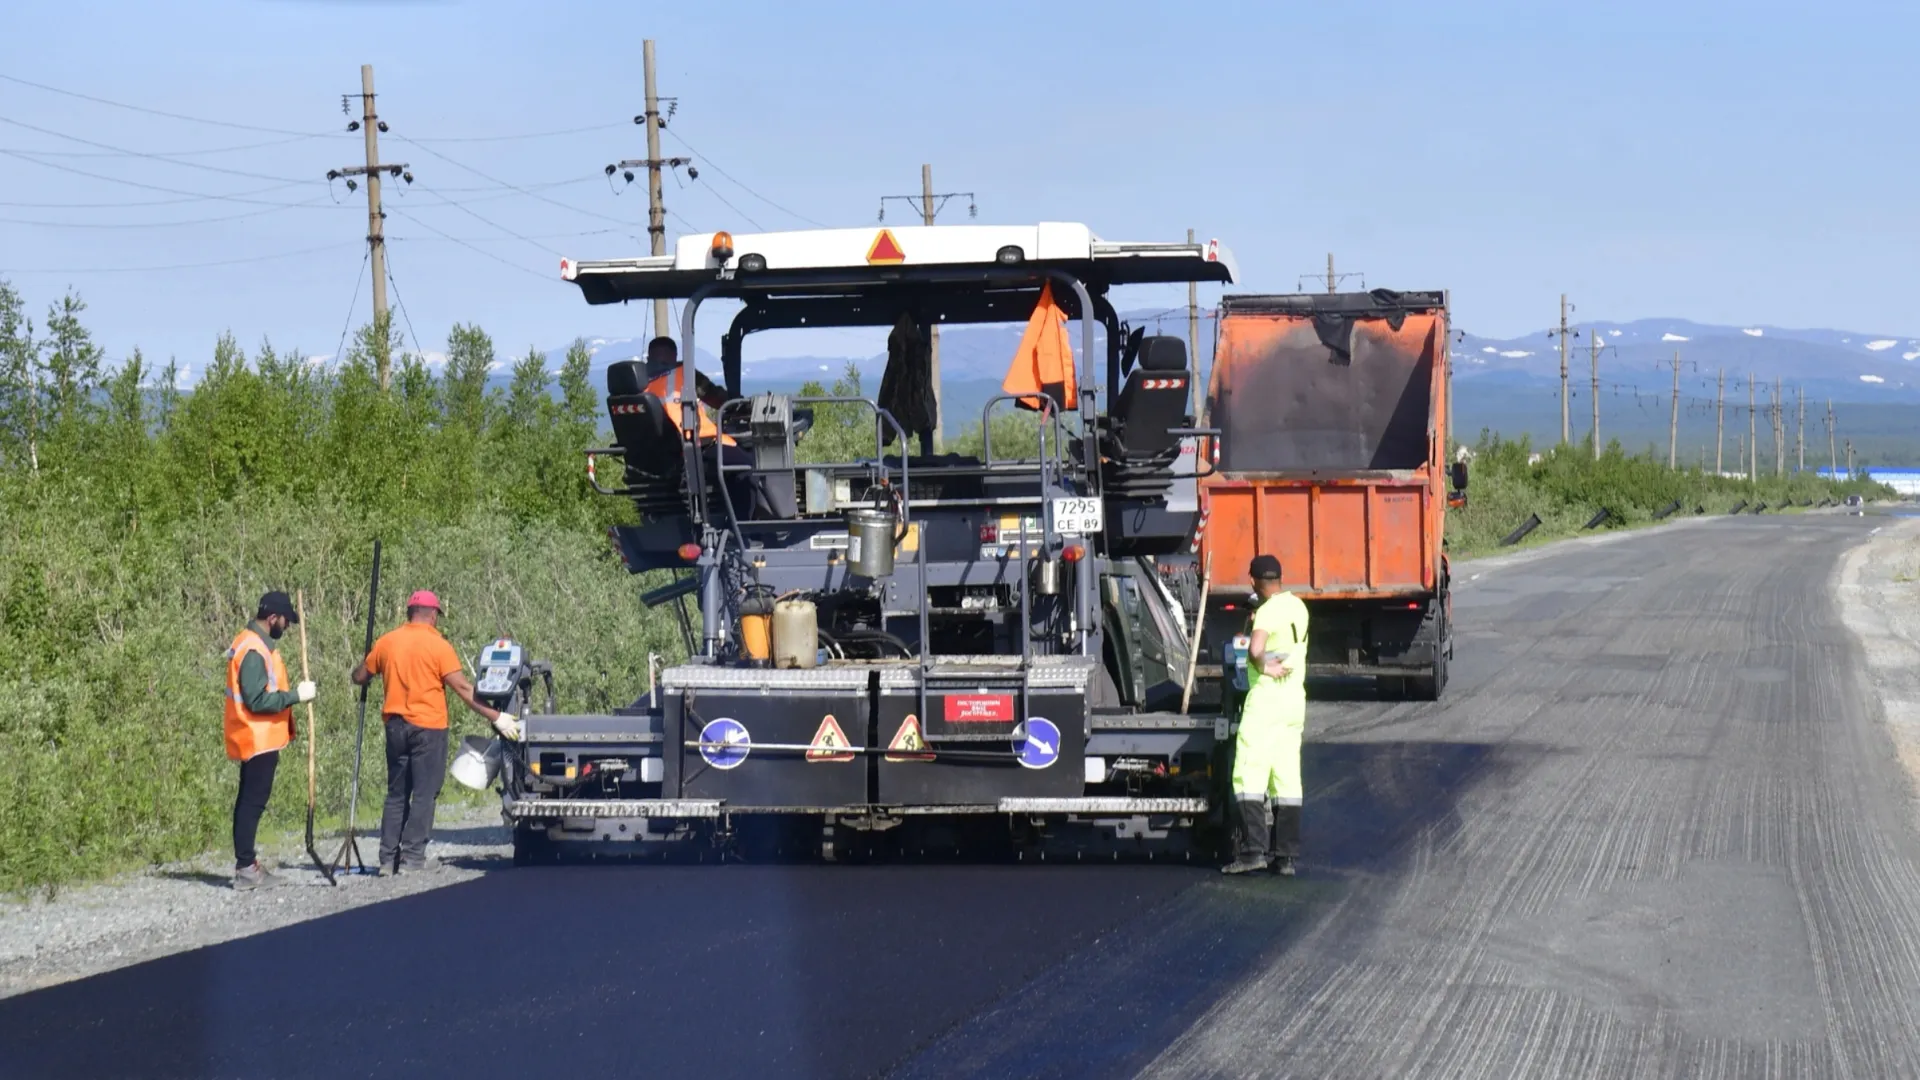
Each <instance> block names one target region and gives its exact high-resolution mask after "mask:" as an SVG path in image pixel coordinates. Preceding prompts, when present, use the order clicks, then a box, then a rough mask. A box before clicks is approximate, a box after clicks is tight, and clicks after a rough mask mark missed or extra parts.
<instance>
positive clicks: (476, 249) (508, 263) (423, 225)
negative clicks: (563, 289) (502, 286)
mask: <svg viewBox="0 0 1920 1080" xmlns="http://www.w3.org/2000/svg"><path fill="white" fill-rule="evenodd" d="M391 213H393V214H396V215H398V216H400V217H403V218H405V219H407V220H408V221H411V222H413V223H414V224H415V225H418V226H420V227H421V228H424V229H429V230H432V231H433V232H436V233H439V234H440V238H441V239H442V240H450V241H452V242H454V243H456V244H459V245H460V246H461V247H463V248H466V249H467V250H468V251H471V252H474V253H475V254H478V255H484V256H486V257H487V258H489V259H492V260H493V261H494V262H497V263H499V264H500V265H502V266H510V267H512V268H513V269H515V270H518V271H520V272H521V273H523V274H532V275H533V276H534V277H537V278H539V279H540V280H541V281H553V282H558V281H559V280H560V279H559V278H558V277H548V276H547V275H545V274H542V273H538V272H536V271H533V270H529V269H527V268H526V267H524V266H522V265H520V264H519V263H517V262H512V261H509V260H507V259H503V258H501V257H500V256H498V255H496V254H494V253H493V252H491V251H488V250H487V249H486V248H483V247H478V246H475V245H473V244H470V243H468V242H466V241H465V240H462V239H460V238H459V237H457V236H454V235H453V234H451V233H448V232H445V231H443V230H441V229H440V228H438V227H437V226H434V225H430V224H428V223H427V222H424V221H422V220H420V219H419V218H417V217H414V216H413V215H412V214H409V213H407V212H406V211H405V210H393V211H391ZM395 239H400V238H399V237H395Z"/></svg>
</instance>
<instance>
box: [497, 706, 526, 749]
mask: <svg viewBox="0 0 1920 1080" xmlns="http://www.w3.org/2000/svg"><path fill="white" fill-rule="evenodd" d="M493 730H495V731H497V732H499V733H500V737H501V738H503V739H506V740H508V741H510V742H519V741H520V718H519V717H517V716H514V715H513V714H512V713H510V712H503V713H501V714H500V715H499V716H496V717H494V718H493Z"/></svg>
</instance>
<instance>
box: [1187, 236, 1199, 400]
mask: <svg viewBox="0 0 1920 1080" xmlns="http://www.w3.org/2000/svg"><path fill="white" fill-rule="evenodd" d="M1187 243H1189V244H1191V243H1193V230H1192V229H1188V230H1187ZM1187 370H1188V371H1191V372H1193V373H1194V378H1193V422H1194V423H1195V424H1198V423H1199V422H1200V377H1199V376H1200V283H1199V282H1197V281H1189V282H1187Z"/></svg>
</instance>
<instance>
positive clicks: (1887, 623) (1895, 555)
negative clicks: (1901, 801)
mask: <svg viewBox="0 0 1920 1080" xmlns="http://www.w3.org/2000/svg"><path fill="white" fill-rule="evenodd" d="M1836 578H1837V580H1836V583H1835V591H1836V593H1837V594H1838V596H1839V598H1840V612H1841V616H1842V618H1843V619H1845V621H1846V624H1847V629H1849V630H1851V631H1852V632H1853V633H1854V635H1855V636H1856V637H1858V638H1859V639H1860V643H1861V646H1862V648H1863V649H1864V651H1865V655H1866V679H1867V681H1868V689H1869V690H1870V691H1871V695H1870V696H1871V697H1872V698H1874V699H1877V700H1878V701H1879V703H1880V709H1881V714H1882V717H1883V719H1884V721H1885V723H1886V726H1887V734H1888V735H1889V736H1890V737H1891V738H1892V740H1893V748H1894V752H1895V754H1897V755H1898V756H1899V759H1900V764H1901V765H1902V767H1904V768H1905V770H1906V773H1907V776H1908V778H1909V779H1910V780H1911V781H1912V782H1913V784H1914V791H1915V794H1914V798H1913V809H1914V814H1915V818H1916V820H1917V821H1920V518H1896V519H1890V520H1889V522H1888V524H1886V525H1883V526H1881V527H1880V528H1879V529H1878V531H1876V532H1875V533H1873V535H1872V536H1871V537H1869V538H1868V540H1867V542H1866V543H1864V544H1861V545H1860V546H1858V547H1856V548H1854V549H1853V550H1852V551H1850V552H1848V553H1847V555H1846V557H1845V558H1844V559H1842V560H1841V562H1840V567H1839V569H1838V571H1837V572H1836Z"/></svg>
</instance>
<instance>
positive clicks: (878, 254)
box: [867, 229, 907, 265]
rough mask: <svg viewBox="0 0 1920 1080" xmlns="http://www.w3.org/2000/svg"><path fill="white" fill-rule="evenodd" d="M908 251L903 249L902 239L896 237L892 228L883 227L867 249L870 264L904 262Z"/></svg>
mask: <svg viewBox="0 0 1920 1080" xmlns="http://www.w3.org/2000/svg"><path fill="white" fill-rule="evenodd" d="M906 261H907V253H906V252H905V251H904V250H902V249H901V247H900V241H898V240H896V239H894V236H893V230H892V229H881V230H880V234H879V235H878V236H875V237H874V238H873V246H872V247H870V248H868V249H867V263H868V265H875V264H892V263H903V262H906Z"/></svg>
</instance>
